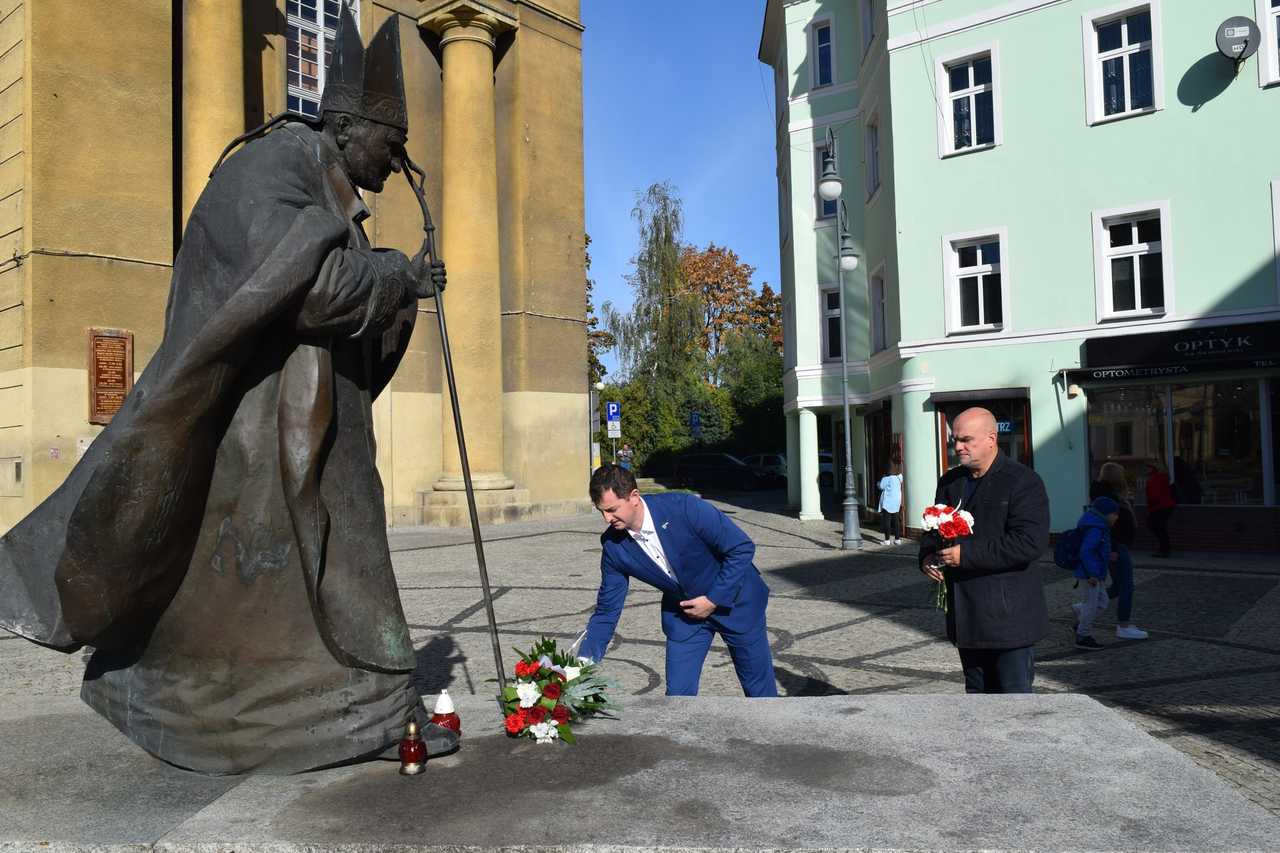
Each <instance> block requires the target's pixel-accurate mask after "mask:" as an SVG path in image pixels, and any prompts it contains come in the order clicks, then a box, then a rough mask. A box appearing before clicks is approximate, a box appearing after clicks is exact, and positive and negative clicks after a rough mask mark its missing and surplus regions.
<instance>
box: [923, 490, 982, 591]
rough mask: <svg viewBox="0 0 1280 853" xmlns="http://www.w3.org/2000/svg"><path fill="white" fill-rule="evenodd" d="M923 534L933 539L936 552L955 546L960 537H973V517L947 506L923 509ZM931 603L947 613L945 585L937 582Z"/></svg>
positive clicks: (963, 511) (937, 505) (939, 505)
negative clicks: (936, 589) (936, 588)
mask: <svg viewBox="0 0 1280 853" xmlns="http://www.w3.org/2000/svg"><path fill="white" fill-rule="evenodd" d="M924 532H925V535H926V536H931V537H932V538H933V539H934V541H935V544H936V545H937V548H936V550H938V551H941V550H942V549H943V548H949V547H951V546H952V545H954V544H956V540H957V539H959V538H960V537H961V536H971V535H973V515H972V514H971V513H969V512H967V511H965V510H962V509H958V508H956V507H953V506H948V505H947V504H934V505H933V506H930V507H925V510H924ZM933 603H934V605H935V606H936V607H937V608H938V609H939V610H941V611H942V612H943V613H945V612H947V585H946V583H944V582H942V581H939V582H938V591H937V593H936V594H935V595H934V599H933Z"/></svg>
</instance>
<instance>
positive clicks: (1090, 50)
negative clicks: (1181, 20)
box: [1085, 0, 1164, 123]
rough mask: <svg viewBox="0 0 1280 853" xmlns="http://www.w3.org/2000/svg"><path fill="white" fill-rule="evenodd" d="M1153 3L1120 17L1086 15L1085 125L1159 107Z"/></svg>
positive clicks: (1160, 84)
mask: <svg viewBox="0 0 1280 853" xmlns="http://www.w3.org/2000/svg"><path fill="white" fill-rule="evenodd" d="M1158 12H1159V2H1158V0H1152V2H1150V3H1142V4H1135V5H1134V7H1133V8H1131V9H1127V10H1125V11H1123V12H1122V13H1120V14H1106V15H1105V16H1102V15H1100V16H1098V17H1095V18H1089V17H1088V16H1087V15H1086V18H1085V20H1086V26H1087V28H1088V29H1087V32H1086V37H1085V45H1086V53H1087V56H1086V63H1087V65H1088V68H1087V69H1086V81H1087V90H1088V98H1089V120H1090V122H1091V123H1093V122H1098V121H1106V120H1109V119H1114V118H1123V117H1125V116H1130V115H1137V114H1141V113H1146V112H1151V111H1152V110H1158V109H1161V108H1162V107H1163V101H1164V99H1163V96H1162V91H1161V90H1162V87H1163V75H1162V72H1161V68H1160V56H1159V54H1160V51H1159V45H1158V42H1157V39H1158V34H1157V33H1156V22H1157V20H1158Z"/></svg>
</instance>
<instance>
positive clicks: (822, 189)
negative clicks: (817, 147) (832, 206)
mask: <svg viewBox="0 0 1280 853" xmlns="http://www.w3.org/2000/svg"><path fill="white" fill-rule="evenodd" d="M843 191H844V181H843V180H841V179H840V173H839V172H838V171H837V170H836V158H835V156H834V155H833V154H832V153H831V149H830V148H828V149H827V151H826V153H824V154H823V155H822V177H820V178H818V195H820V196H822V200H823V201H835V200H836V199H838V198H840V193H841V192H843Z"/></svg>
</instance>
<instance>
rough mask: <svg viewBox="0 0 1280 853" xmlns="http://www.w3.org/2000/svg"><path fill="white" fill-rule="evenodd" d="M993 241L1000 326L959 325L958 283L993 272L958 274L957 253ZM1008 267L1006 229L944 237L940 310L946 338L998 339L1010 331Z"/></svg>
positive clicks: (988, 270) (1011, 309)
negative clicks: (997, 265)
mask: <svg viewBox="0 0 1280 853" xmlns="http://www.w3.org/2000/svg"><path fill="white" fill-rule="evenodd" d="M992 240H997V241H999V243H1000V268H999V272H1000V322H999V323H985V324H983V325H979V326H962V325H960V279H961V278H968V277H969V276H972V275H978V276H982V275H987V274H990V273H991V272H994V271H995V270H992V269H990V268H987V267H977V268H976V269H974V268H967V269H966V271H965V272H964V273H963V274H962V273H961V272H960V264H959V257H958V255H959V249H960V248H961V247H963V246H966V245H972V244H974V243H989V242H991V241H992ZM1011 267H1012V264H1011V263H1010V260H1009V229H1008V227H1007V226H1004V225H1001V226H998V227H994V228H980V229H977V230H974V231H964V232H961V233H958V234H947V235H945V236H944V237H943V238H942V271H943V292H944V303H943V305H944V310H943V317H944V320H945V324H946V333H947V335H957V336H959V335H963V336H965V337H971V336H978V337H999V336H1000V335H1006V334H1008V333H1009V332H1010V331H1012V329H1013V306H1012V304H1011V303H1010V301H1009V281H1010V269H1011ZM978 305H979V310H983V306H982V300H981V292H979V300H978Z"/></svg>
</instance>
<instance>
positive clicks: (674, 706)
mask: <svg viewBox="0 0 1280 853" xmlns="http://www.w3.org/2000/svg"><path fill="white" fill-rule="evenodd" d="M457 702H458V706H459V712H460V714H461V715H462V721H463V746H462V749H461V750H460V751H459V752H458V753H456V754H454V755H451V756H445V757H442V758H439V759H432V760H430V761H428V765H427V771H426V773H424V774H423V775H422V776H418V777H403V776H400V775H399V774H398V773H397V772H396V765H395V764H393V763H389V762H379V763H372V764H364V765H357V766H352V767H345V768H337V769H332V770H326V771H320V772H314V773H306V774H301V775H298V776H283V777H282V776H254V777H241V778H217V779H214V778H207V777H202V776H198V775H196V774H193V773H189V772H186V771H182V770H179V769H177V768H173V767H169V766H167V765H164V764H162V763H160V762H158V761H156V760H155V759H152V758H151V757H150V756H148V755H146V754H145V753H143V752H142V751H141V750H139V749H138V748H137V747H135V746H133V744H131V743H130V742H128V741H127V740H125V739H124V738H123V736H121V735H119V734H118V733H117V732H116V731H115V730H114V729H112V728H111V727H110V726H109V725H108V724H106V723H105V722H103V721H101V720H99V719H98V718H97V717H96V716H95V715H93V714H92V712H90V711H89V710H88V709H87V708H84V707H83V706H80V705H79V704H78V703H77V702H74V701H73V700H70V699H67V700H62V699H58V700H53V701H50V700H47V699H45V700H40V701H39V702H31V703H30V704H29V705H27V706H25V707H14V704H15V703H12V702H7V703H6V706H5V707H3V708H0V766H2V767H3V768H4V773H3V775H2V776H0V850H3V851H16V850H23V851H26V850H32V849H42V850H52V851H61V850H93V851H97V850H140V851H141V850H146V851H151V850H155V851H172V853H181V852H182V851H201V853H212V851H229V850H235V851H238V852H239V853H250V851H272V853H286V851H287V853H294V851H353V853H354V851H373V850H396V851H401V853H405V852H406V851H419V850H421V851H456V850H462V849H467V850H497V849H504V850H533V849H543V850H584V851H585V850H605V851H611V850H618V851H621V850H646V849H649V850H653V849H663V850H689V851H694V850H696V851H712V850H715V851H723V850H739V851H745V850H753V851H756V850H761V851H762V850H790V849H809V850H813V849H820V850H829V849H852V850H884V851H888V850H975V849H982V850H992V851H995V850H1000V851H1014V850H1018V851H1021V850H1027V851H1030V850H1036V851H1066V850H1147V851H1159V850H1179V851H1200V850H1268V849H1275V848H1276V846H1277V844H1280V841H1277V839H1280V819H1277V818H1275V817H1273V816H1272V815H1271V814H1269V813H1268V812H1266V811H1264V810H1263V809H1261V808H1259V807H1257V806H1255V805H1253V804H1252V803H1250V802H1248V801H1247V800H1245V799H1244V798H1242V797H1241V796H1239V795H1238V794H1236V793H1235V792H1234V791H1232V790H1231V789H1230V788H1228V787H1227V786H1226V785H1225V784H1223V783H1222V782H1221V781H1220V780H1219V779H1218V778H1217V777H1215V776H1214V775H1213V774H1212V773H1210V772H1208V771H1206V770H1203V769H1201V768H1199V767H1197V766H1196V765H1195V764H1193V763H1192V762H1191V761H1190V760H1189V759H1188V758H1187V757H1185V756H1184V755H1182V754H1181V753H1179V752H1176V751H1175V750H1173V749H1172V748H1170V747H1168V746H1166V745H1164V744H1162V743H1161V742H1159V741H1157V740H1155V739H1154V738H1151V737H1150V736H1148V735H1146V734H1144V733H1143V732H1141V731H1140V730H1138V729H1137V728H1136V727H1135V726H1133V725H1131V724H1130V723H1128V722H1126V721H1125V720H1123V719H1122V718H1121V717H1119V716H1118V715H1117V714H1115V713H1113V712H1111V711H1110V710H1108V709H1106V708H1105V707H1104V706H1102V705H1100V704H1098V703H1097V702H1095V701H1094V700H1092V699H1089V698H1087V697H1084V696H1075V695H1054V696H971V697H966V696H957V695H936V696H904V695H894V696H865V697H849V696H842V697H821V698H817V697H815V698H792V699H763V700H762V699H756V700H748V699H735V698H718V697H699V698H688V699H686V698H667V697H631V698H625V699H624V700H623V702H624V710H623V713H622V716H621V717H620V718H619V719H616V720H608V719H603V720H596V721H592V722H590V723H588V724H586V725H584V726H582V727H581V729H580V730H579V738H580V739H579V742H578V745H577V746H576V747H570V746H566V745H564V744H553V745H549V746H539V745H536V744H534V743H533V742H532V741H529V740H513V739H509V738H507V737H506V736H505V735H502V734H499V733H498V731H499V724H500V717H499V714H498V710H497V707H496V704H495V703H494V702H493V701H492V700H488V699H484V698H480V697H474V696H461V697H457Z"/></svg>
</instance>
